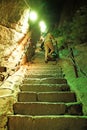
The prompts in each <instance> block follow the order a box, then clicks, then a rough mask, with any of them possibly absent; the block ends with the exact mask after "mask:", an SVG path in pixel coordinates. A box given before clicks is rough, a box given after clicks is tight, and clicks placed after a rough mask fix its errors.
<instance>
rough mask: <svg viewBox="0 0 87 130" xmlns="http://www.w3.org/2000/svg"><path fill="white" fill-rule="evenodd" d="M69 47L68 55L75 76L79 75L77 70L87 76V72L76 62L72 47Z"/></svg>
mask: <svg viewBox="0 0 87 130" xmlns="http://www.w3.org/2000/svg"><path fill="white" fill-rule="evenodd" d="M69 49H70V50H69V51H70V54H69V57H70V59H71V60H72V63H73V66H74V71H75V76H76V78H78V77H79V72H81V73H82V74H83V75H84V76H85V77H87V74H86V73H85V72H84V71H83V70H82V69H81V68H80V67H79V65H78V63H77V62H76V60H75V57H74V53H73V49H72V48H69Z"/></svg>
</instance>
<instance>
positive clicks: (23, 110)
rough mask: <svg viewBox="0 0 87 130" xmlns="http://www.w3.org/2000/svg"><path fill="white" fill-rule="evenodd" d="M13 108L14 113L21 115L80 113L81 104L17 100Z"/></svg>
mask: <svg viewBox="0 0 87 130" xmlns="http://www.w3.org/2000/svg"><path fill="white" fill-rule="evenodd" d="M13 108H14V113H15V114H21V115H64V114H72V115H82V105H81V104H80V103H77V102H74V103H56V102H55V103H53V102H17V103H15V104H14V106H13Z"/></svg>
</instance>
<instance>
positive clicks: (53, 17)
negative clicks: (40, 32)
mask: <svg viewBox="0 0 87 130" xmlns="http://www.w3.org/2000/svg"><path fill="white" fill-rule="evenodd" d="M30 3H31V4H30V5H31V6H32V7H33V8H35V10H36V11H37V12H38V14H39V17H40V19H41V18H43V19H45V20H47V21H49V22H50V23H52V22H57V21H58V20H59V16H60V12H61V10H62V6H63V3H64V0H36V1H35V0H30Z"/></svg>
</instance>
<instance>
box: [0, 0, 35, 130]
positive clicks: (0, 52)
mask: <svg viewBox="0 0 87 130" xmlns="http://www.w3.org/2000/svg"><path fill="white" fill-rule="evenodd" d="M29 11H30V8H29V6H27V5H26V3H25V2H24V1H23V0H0V66H5V67H6V68H7V72H3V73H0V75H4V76H5V79H4V81H0V130H7V115H9V114H13V104H14V103H15V102H16V101H17V93H18V92H19V91H20V89H19V85H20V84H21V82H22V80H23V76H24V74H25V71H26V66H25V63H26V62H27V60H29V59H27V56H28V57H29V58H31V57H32V55H33V53H34V48H33V44H31V43H30V41H29V39H30V37H31V33H30V32H29V31H28V30H29V23H28V20H29ZM26 46H27V49H28V50H27V49H26ZM26 53H28V54H26Z"/></svg>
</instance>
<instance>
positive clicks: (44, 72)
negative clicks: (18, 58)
mask: <svg viewBox="0 0 87 130" xmlns="http://www.w3.org/2000/svg"><path fill="white" fill-rule="evenodd" d="M57 73H61V71H59V70H54V69H51V70H38V71H37V69H36V70H29V72H28V74H50V75H51V74H57Z"/></svg>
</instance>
